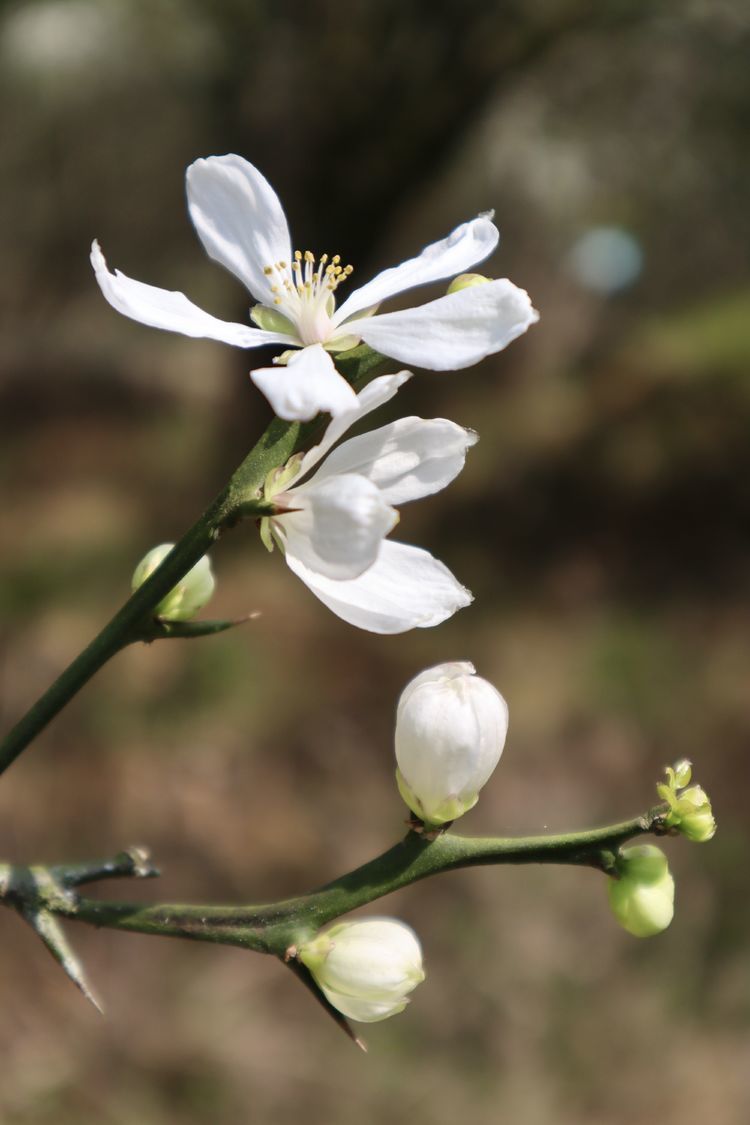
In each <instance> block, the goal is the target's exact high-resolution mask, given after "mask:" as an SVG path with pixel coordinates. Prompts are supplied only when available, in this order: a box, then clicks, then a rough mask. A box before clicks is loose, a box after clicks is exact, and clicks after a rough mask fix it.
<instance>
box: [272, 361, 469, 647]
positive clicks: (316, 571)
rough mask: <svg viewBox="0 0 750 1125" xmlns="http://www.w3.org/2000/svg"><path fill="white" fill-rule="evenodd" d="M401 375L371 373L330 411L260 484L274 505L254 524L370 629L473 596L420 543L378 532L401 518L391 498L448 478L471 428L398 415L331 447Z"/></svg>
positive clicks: (349, 617)
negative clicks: (346, 403)
mask: <svg viewBox="0 0 750 1125" xmlns="http://www.w3.org/2000/svg"><path fill="white" fill-rule="evenodd" d="M408 378H410V372H408V371H402V372H401V373H400V374H398V375H383V376H380V378H377V379H373V381H372V382H371V383H369V384H368V386H366V387H365V388H364V390H363V391H361V392H360V394H359V395H358V396H356V398H355V405H354V407H353V409H351V410H349V411H347V412H346V413H345V414H341V415H339V416H338V417H337V418H334V419H333V421H332V422H331V423H330V424H329V426H328V428H327V430H326V432H325V434H324V436H323V440H322V441H321V443H320V445H317V446H315V447H314V448H313V449H311V450H309V452H307V453H306V454H305V455H304V456H303V457H302V458H301V459H297V458H293V459H292V461H291V462H290V463H289V465H288V466H286V467H285V468H284V469H282V470H280V471H279V472H278V474H277V473H272V474H271V475H270V477H269V480H268V481H267V482H266V488H265V496H266V498H267V499H270V500H272V501H273V503H274V504H275V505H276V506H277V509H278V510H277V513H276V514H275V515H274V516H271V517H267V518H266V519H265V520H264V521H263V523H262V525H261V534H262V536H263V540H264V542H265V544H266V546H267V547H269V549H271V547H272V544H273V542H275V543H276V544H277V545H278V546H279V547H280V548H281V550H282V551H283V552H284V556H285V558H286V562H287V564H288V566H289V567H290V569H291V570H292V571H293V572H294V573H295V574H296V575H297V576H298V578H301V579H302V581H303V582H304V583H305V584H306V585H307V586H308V587H309V589H310V590H312V592H313V594H315V596H316V597H318V598H320V600H321V601H322V602H323V603H324V604H325V605H327V606H328V608H329V609H331V610H332V611H333V612H334V613H335V614H337V616H338V617H341V618H343V620H344V621H348V622H349V623H350V624H351V625H356V626H358V627H359V628H360V629H367V630H368V631H369V632H371V633H403V632H405V631H406V630H407V629H414V628H418V627H419V628H425V627H428V626H432V625H438V624H439V623H440V622H441V621H445V619H446V618H447V617H450V616H451V615H452V614H454V613H455V612H456V610H458V609H461V608H462V607H463V606H466V605H468V604H469V603H470V602H471V600H472V597H471V594H470V593H469V591H468V590H466V589H465V588H464V587H463V586H461V585H460V583H459V582H457V581H456V579H455V578H454V577H453V575H452V574H451V572H450V571H449V570H448V568H447V567H445V566H444V565H443V564H442V563H441V562H438V560H437V559H434V558H433V557H432V555H430V554H428V552H427V551H423V550H421V549H420V548H419V547H411V546H408V545H407V544H405V543H392V542H390V541H384V537H385V536H386V535H387V534H388V532H389V531H390V530H391V529H392V528H393V526H394V524H395V523H396V521H397V519H398V513H397V512H396V510H395V508H394V507H393V506H392V505H394V504H402V503H405V502H406V501H408V500H416V499H418V498H419V497H421V496H429V495H430V494H431V493H433V492H438V491H439V490H440V489H441V488H445V486H446V485H447V484H449V483H450V481H452V480H453V478H454V477H455V476H457V474H458V473H459V472H460V471H461V469H462V467H463V464H464V460H465V458H466V451H467V449H468V448H469V447H470V446H472V445H473V444H474V443H475V441H476V440H477V439H476V434H474V433H471V432H470V431H468V430H464V429H463V428H462V427H461V426H457V425H455V423H453V422H449V421H447V420H446V419H444V418H434V419H430V420H425V419H424V418H400V419H399V420H398V421H396V422H391V423H389V424H388V425H386V426H382V427H381V428H380V429H378V430H373V431H372V432H370V433H366V434H362V435H361V436H359V437H354V438H350V439H349V440H348V441H345V442H344V443H343V444H342V445H340V446H338V448H337V449H335V450H333V452H332V453H329V450H330V449H331V447H332V446H333V445H334V444H335V442H337V441H338V440H339V438H340V437H341V436H342V435H343V434H344V433H345V432H346V431H347V430H348V429H349V428H350V426H352V425H354V423H355V422H357V421H359V419H360V418H363V417H364V416H365V415H366V414H369V413H370V411H371V410H374V409H375V408H376V407H377V406H380V405H381V404H382V403H384V402H387V400H388V399H389V398H392V397H393V395H394V394H395V393H396V391H397V390H398V388H399V386H401V384H402V383H403V382H405V381H406V380H407V379H408ZM326 454H328V457H327V458H326V460H325V461H323V463H322V464H321V461H322V459H323V458H324V457H325V455H326ZM312 469H316V471H315V472H314V473H313V474H312V475H310V473H311V470H312ZM291 481H294V482H295V483H294V484H292V485H290V482H291Z"/></svg>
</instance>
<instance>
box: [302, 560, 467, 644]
mask: <svg viewBox="0 0 750 1125" xmlns="http://www.w3.org/2000/svg"><path fill="white" fill-rule="evenodd" d="M286 561H287V563H288V565H289V568H290V570H292V571H293V572H294V573H295V574H296V575H297V577H298V578H301V579H302V581H303V582H304V583H305V585H306V586H307V587H308V588H309V589H310V590H311V591H312V592H313V594H315V596H316V597H317V598H319V599H320V600H321V601H322V602H323V604H324V605H326V606H328V608H329V609H330V610H331V612H332V613H335V614H336V616H337V617H341V618H342V619H343V620H344V621H348V622H349V624H350V625H355V626H356V627H357V628H358V629H365V630H367V631H368V632H370V633H387V634H392V633H405V632H407V630H409V629H427V628H430V627H431V626H433V625H439V624H440V622H441V621H445V620H446V619H447V618H448V617H451V616H452V615H453V614H454V613H455V612H456V610H459V609H462V608H463V607H464V606H467V605H469V604H470V603H471V602H472V600H473V599H472V595H471V593H470V592H469V591H468V590H466V589H465V588H464V587H463V586H462V585H461V584H460V583H459V582H458V581H457V580H456V579H455V578H454V577H453V575H452V574H451V572H450V571H449V570H448V568H447V566H444V565H443V563H441V562H439V561H438V560H437V559H434V558H433V557H432V555H430V554H429V552H427V551H423V550H422V549H421V548H420V547H411V546H408V545H407V544H405V543H392V542H390V541H388V540H386V541H385V542H384V543H383V544H382V546H381V548H380V554H379V555H378V558H377V561H376V562H375V563H374V564H373V565H372V566H371V567H370V569H369V570H366V571H365V572H364V574H362V575H360V577H359V578H353V579H350V580H349V581H347V582H335V581H332V580H331V579H330V578H324V577H323V576H322V575H320V574H316V573H315V572H314V571H312V570H310V569H309V568H308V567H306V566H304V565H303V564H301V563H300V562H299V560H298V559H295V558H294V557H293V556H291V555H289V554H288V553H287V557H286Z"/></svg>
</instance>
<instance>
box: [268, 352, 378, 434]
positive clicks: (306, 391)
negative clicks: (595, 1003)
mask: <svg viewBox="0 0 750 1125" xmlns="http://www.w3.org/2000/svg"><path fill="white" fill-rule="evenodd" d="M250 378H251V379H252V381H253V382H254V383H255V385H256V387H258V388H259V390H261V391H262V392H263V394H264V395H265V396H266V398H267V399H268V401H269V402H270V404H271V406H272V407H273V411H274V414H277V415H278V416H279V418H283V419H284V421H285V422H309V421H310V419H311V418H314V417H315V415H316V414H320V413H321V412H323V411H327V412H328V413H329V414H333V415H334V417H335V416H336V415H339V414H342V413H345V412H346V411H350V410H353V409H355V408H356V406H357V396H356V394H355V392H354V389H353V388H352V387H351V386H350V384H349V383H347V381H346V379H345V378H344V377H343V375H339V373H338V371H337V370H336V368H335V366H334V363H333V360H332V359H331V357H330V356H329V354H328V352H327V351H325V349H324V348H323V347H321V345H320V344H311V345H310V346H309V347H307V348H303V349H302V350H301V351H299V352H295V354H294V355H293V356H291V358H290V360H289V362H288V363H287V364H286V366H284V365H283V364H279V365H278V366H276V367H259V368H258V369H257V370H255V371H251V372H250Z"/></svg>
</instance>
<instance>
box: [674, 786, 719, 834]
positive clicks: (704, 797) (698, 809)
mask: <svg viewBox="0 0 750 1125" xmlns="http://www.w3.org/2000/svg"><path fill="white" fill-rule="evenodd" d="M674 816H677V817H679V819H678V820H676V821H675V827H676V828H677V830H678V831H679V832H682V834H683V836H687V838H688V840H693V841H694V842H695V843H696V844H704V843H705V842H706V840H710V839H711V837H712V836H713V835H714V833H715V832H716V820H715V819H714V814H713V809H712V808H711V802H710V801H709V799H708V794H707V793H706V791H705V790H704V789H702V788H701V786H700V785H692V786H691V787H690V788H689V789H685V790H683V792H682V793H681V794H680V796H679V799H678V801H677V805H676V806H675V808H674V809H673V810H672V813H671V814H670V817H668V818H667V819H671V818H672V817H674Z"/></svg>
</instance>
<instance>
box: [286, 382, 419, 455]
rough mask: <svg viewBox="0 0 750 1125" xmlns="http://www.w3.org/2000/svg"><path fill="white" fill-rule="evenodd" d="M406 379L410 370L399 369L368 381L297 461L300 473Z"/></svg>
mask: <svg viewBox="0 0 750 1125" xmlns="http://www.w3.org/2000/svg"><path fill="white" fill-rule="evenodd" d="M408 379H411V371H399V373H398V374H397V375H380V376H378V378H377V379H373V380H372V382H371V383H368V384H367V386H366V387H365V388H364V389H363V390H361V391H360V392H359V394H358V395H356V396H355V397H356V402H355V404H354V405H353V406H352V407H351V409H348V410H344V411H342V413H341V414H338V415H337V416H336V417H335V418H333V419H332V421H331V422H330V423H329V425H328V429H327V430H326V432H325V433H324V434H323V437H322V439H321V441H320V443H319V444H318V445H314V446H313V447H312V449H309V450H308V451H307V453H306V454H305V456H304V457H303V458H302V462H301V465H300V472H299V475H300V477H302V476H304V474H305V473H308V472H309V471H310V469H312V468H313V466H314V465H317V464H318V462H319V461H320V460H321V459H322V458H323V457H325V455H326V453H327V452H328V450H329V449H330V448H331V446H333V445H335V444H336V442H337V441H338V440H339V438H340V437H343V435H344V434H345V433H346V431H347V430H350V429H351V427H352V426H353V425H355V423H357V422H359V421H360V419H361V418H364V417H365V416H366V415H367V414H370V413H371V411H373V410H377V408H378V407H379V406H383V405H384V404H385V403H386V402H388V401H389V400H390V399H392V398H393V396H394V395H395V394H396V392H397V391H398V389H399V387H401V386H403V384H404V383H405V382H407V380H408Z"/></svg>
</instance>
